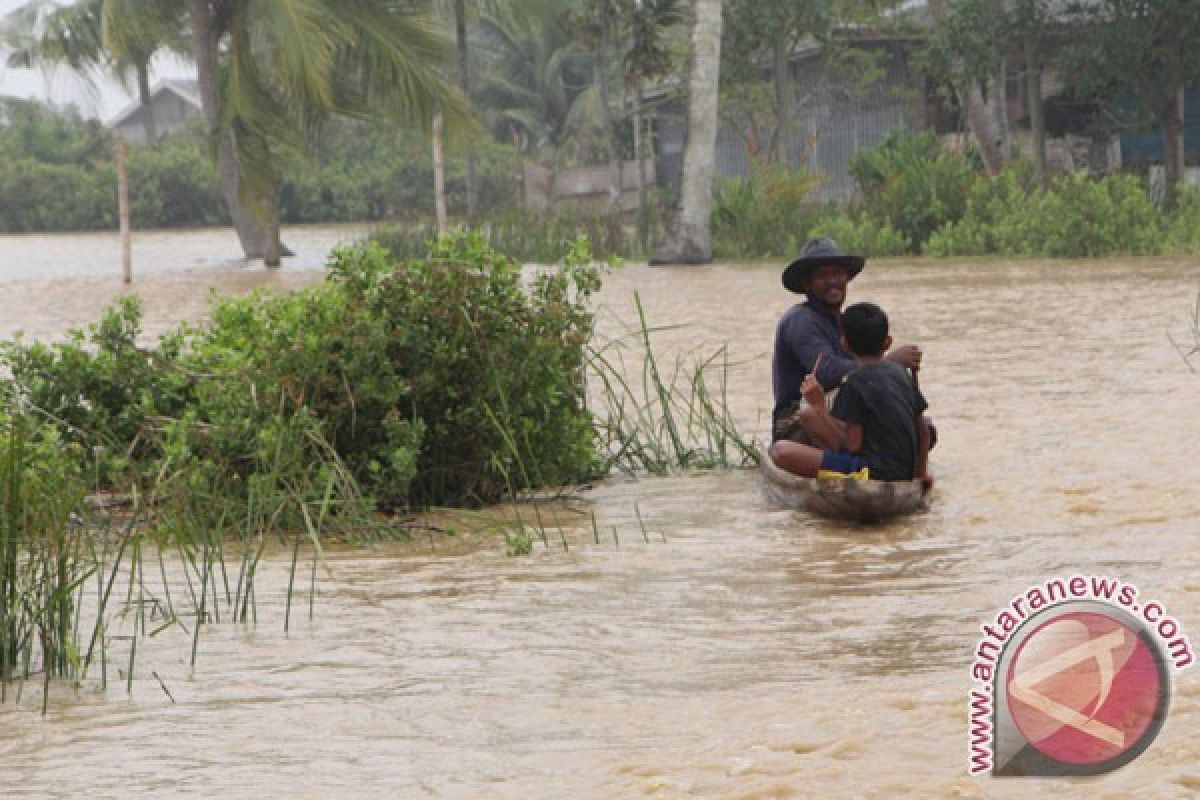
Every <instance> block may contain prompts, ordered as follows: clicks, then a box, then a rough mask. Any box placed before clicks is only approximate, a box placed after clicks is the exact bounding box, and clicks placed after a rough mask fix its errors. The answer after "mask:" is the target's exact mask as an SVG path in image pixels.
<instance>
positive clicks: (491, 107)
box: [476, 12, 591, 160]
mask: <svg viewBox="0 0 1200 800" xmlns="http://www.w3.org/2000/svg"><path fill="white" fill-rule="evenodd" d="M480 39H481V41H482V44H483V49H484V51H485V53H486V57H487V59H488V64H489V69H488V70H487V73H486V74H485V75H484V76H483V80H482V81H481V84H480V86H479V89H478V92H477V94H476V98H477V102H478V105H479V108H480V109H481V111H482V116H483V119H484V122H485V123H486V124H487V125H488V127H489V128H490V129H491V131H492V134H493V135H494V136H495V137H496V138H498V139H502V140H508V141H511V142H512V143H513V145H514V146H515V147H516V148H517V149H518V150H520V151H521V152H523V153H526V154H528V155H531V156H535V157H541V158H544V159H548V160H554V159H555V158H557V156H558V155H559V154H560V152H561V150H562V149H563V148H564V146H565V145H566V144H567V142H568V139H569V138H570V135H571V128H570V124H569V121H570V117H571V109H572V107H574V105H575V103H576V101H577V100H578V98H579V96H580V95H581V94H582V93H583V91H584V90H585V89H586V88H587V87H588V86H589V85H590V82H591V66H590V62H589V60H588V57H587V54H586V53H585V52H583V51H582V50H581V49H580V48H579V46H578V44H577V42H576V41H575V38H574V36H573V34H572V32H571V30H570V27H569V25H568V21H567V17H566V15H557V16H555V15H548V16H546V17H542V18H538V19H533V20H528V21H524V20H519V19H517V18H515V17H514V16H513V15H511V14H509V13H504V12H497V13H495V14H488V15H485V16H484V17H483V18H482V19H481V21H480Z"/></svg>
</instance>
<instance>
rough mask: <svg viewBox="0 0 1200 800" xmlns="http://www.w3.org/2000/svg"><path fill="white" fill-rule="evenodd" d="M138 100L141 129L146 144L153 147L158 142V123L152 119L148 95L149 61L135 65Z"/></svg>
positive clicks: (152, 109)
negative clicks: (140, 113)
mask: <svg viewBox="0 0 1200 800" xmlns="http://www.w3.org/2000/svg"><path fill="white" fill-rule="evenodd" d="M137 87H138V102H140V103H141V104H142V112H143V114H142V129H143V130H144V131H145V134H146V144H148V145H150V146H151V147H154V146H155V145H157V144H158V125H157V124H156V123H155V120H154V106H153V105H152V104H151V102H150V101H151V99H152V98H151V97H150V63H149V62H148V61H142V62H140V63H138V65H137Z"/></svg>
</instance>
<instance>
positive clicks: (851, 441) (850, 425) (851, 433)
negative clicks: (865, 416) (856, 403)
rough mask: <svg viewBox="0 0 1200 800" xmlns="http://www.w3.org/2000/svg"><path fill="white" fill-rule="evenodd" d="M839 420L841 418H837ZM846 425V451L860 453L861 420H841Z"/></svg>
mask: <svg viewBox="0 0 1200 800" xmlns="http://www.w3.org/2000/svg"><path fill="white" fill-rule="evenodd" d="M838 421H839V422H841V420H838ZM842 425H844V426H845V427H846V441H845V444H846V451H847V452H850V453H861V452H862V444H863V426H862V423H861V422H842Z"/></svg>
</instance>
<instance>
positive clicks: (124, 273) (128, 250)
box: [114, 136, 133, 283]
mask: <svg viewBox="0 0 1200 800" xmlns="http://www.w3.org/2000/svg"><path fill="white" fill-rule="evenodd" d="M114 148H115V150H116V162H117V217H118V219H119V220H120V225H121V278H122V280H123V281H124V282H125V283H133V242H132V236H131V233H130V227H129V170H128V169H127V164H128V160H129V159H128V151H127V148H126V146H125V139H124V138H122V137H120V136H118V137H117V142H116V145H114Z"/></svg>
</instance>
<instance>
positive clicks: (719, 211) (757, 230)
mask: <svg viewBox="0 0 1200 800" xmlns="http://www.w3.org/2000/svg"><path fill="white" fill-rule="evenodd" d="M820 183H821V177H820V176H819V175H814V174H812V173H810V172H808V171H806V170H790V169H781V168H779V167H776V166H774V165H772V164H770V163H768V162H766V161H764V160H762V159H756V160H754V161H752V163H751V172H750V175H749V176H748V177H745V178H727V179H725V180H722V181H720V182H719V183H718V184H717V187H716V191H715V192H714V194H713V211H712V241H713V254H714V255H715V256H716V257H717V258H765V257H784V256H789V255H792V254H794V253H796V252H798V251H799V249H800V245H802V244H803V243H804V240H805V238H806V236H805V233H806V231H807V230H808V228H809V225H810V223H811V222H812V219H813V217H814V216H815V214H816V209H815V207H814V206H813V204H812V202H811V199H810V197H809V196H810V195H811V193H812V191H813V190H814V189H815V188H816V187H817V186H819V185H820Z"/></svg>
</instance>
